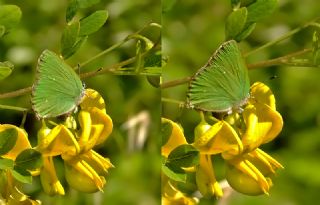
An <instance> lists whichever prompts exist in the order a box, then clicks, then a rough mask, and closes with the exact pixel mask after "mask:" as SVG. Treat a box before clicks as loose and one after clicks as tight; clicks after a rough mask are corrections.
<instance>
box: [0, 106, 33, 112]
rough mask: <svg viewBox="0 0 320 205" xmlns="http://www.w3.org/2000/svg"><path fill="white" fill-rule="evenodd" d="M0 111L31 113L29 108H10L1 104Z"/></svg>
mask: <svg viewBox="0 0 320 205" xmlns="http://www.w3.org/2000/svg"><path fill="white" fill-rule="evenodd" d="M0 109H6V110H15V111H19V112H28V111H29V109H27V108H22V107H16V106H10V105H1V104H0Z"/></svg>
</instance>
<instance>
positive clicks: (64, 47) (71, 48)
mask: <svg viewBox="0 0 320 205" xmlns="http://www.w3.org/2000/svg"><path fill="white" fill-rule="evenodd" d="M79 31H80V23H79V22H74V23H72V24H69V25H67V26H66V27H65V28H64V30H63V33H62V36H61V43H60V44H61V48H60V53H61V55H62V56H63V58H64V59H67V58H69V57H70V56H72V55H73V54H74V53H75V52H76V51H77V50H78V49H79V48H80V43H79V42H81V39H82V38H79V37H78V36H79ZM78 45H79V46H78Z"/></svg>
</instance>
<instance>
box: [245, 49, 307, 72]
mask: <svg viewBox="0 0 320 205" xmlns="http://www.w3.org/2000/svg"><path fill="white" fill-rule="evenodd" d="M311 51H312V49H311V48H306V49H303V50H301V51H297V52H294V53H290V54H288V55H285V56H281V57H279V58H274V59H271V60H266V61H262V62H258V63H253V64H248V65H247V67H248V69H249V70H251V69H256V68H261V67H267V66H272V65H281V64H285V65H296V64H291V63H290V62H289V61H290V59H291V58H293V57H296V56H301V55H303V54H306V53H308V52H311Z"/></svg>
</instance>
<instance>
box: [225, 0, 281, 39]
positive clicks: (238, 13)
mask: <svg viewBox="0 0 320 205" xmlns="http://www.w3.org/2000/svg"><path fill="white" fill-rule="evenodd" d="M231 4H232V5H233V7H234V11H233V12H232V13H230V14H229V16H228V18H227V21H226V28H225V30H226V39H227V40H228V39H235V40H236V41H238V42H240V41H242V40H244V39H245V38H247V37H248V36H249V35H250V34H251V32H252V31H253V30H254V28H255V25H256V22H258V21H261V20H263V19H264V18H266V17H268V16H270V15H271V14H272V13H273V12H274V11H275V9H276V7H277V0H257V1H254V2H253V1H250V2H241V5H242V6H243V7H241V8H238V7H239V5H240V2H239V1H231ZM246 6H247V7H246Z"/></svg>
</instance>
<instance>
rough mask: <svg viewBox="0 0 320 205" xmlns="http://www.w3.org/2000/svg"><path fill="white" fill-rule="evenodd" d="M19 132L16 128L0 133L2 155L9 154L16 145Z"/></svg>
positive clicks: (0, 151)
mask: <svg viewBox="0 0 320 205" xmlns="http://www.w3.org/2000/svg"><path fill="white" fill-rule="evenodd" d="M17 138H18V131H17V130H16V129H14V128H10V129H6V130H4V131H2V132H0V155H4V154H6V153H8V152H9V151H10V150H11V149H12V148H13V147H14V145H15V144H16V141H17Z"/></svg>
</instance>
